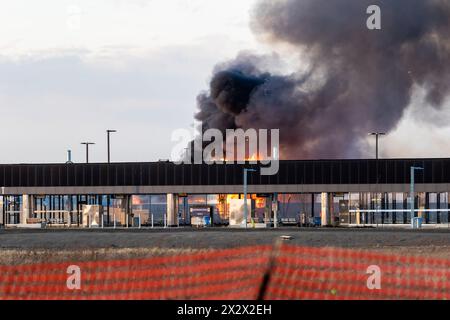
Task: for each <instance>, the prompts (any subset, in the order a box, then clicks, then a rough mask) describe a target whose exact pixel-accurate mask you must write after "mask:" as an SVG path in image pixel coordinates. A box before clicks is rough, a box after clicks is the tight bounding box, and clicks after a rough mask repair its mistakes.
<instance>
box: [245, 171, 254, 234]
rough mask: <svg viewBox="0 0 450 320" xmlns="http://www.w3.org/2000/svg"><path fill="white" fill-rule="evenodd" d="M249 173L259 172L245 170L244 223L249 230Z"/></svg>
mask: <svg viewBox="0 0 450 320" xmlns="http://www.w3.org/2000/svg"><path fill="white" fill-rule="evenodd" d="M248 172H257V171H256V170H255V169H246V168H245V169H244V221H245V228H246V229H247V220H248V208H247V194H248V192H247V173H248Z"/></svg>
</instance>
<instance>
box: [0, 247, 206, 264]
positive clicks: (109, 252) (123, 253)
mask: <svg viewBox="0 0 450 320" xmlns="http://www.w3.org/2000/svg"><path fill="white" fill-rule="evenodd" d="M207 251H210V250H208V249H201V250H199V249H161V248H133V249H114V248H108V249H83V250H31V249H29V250H23V249H2V250H0V265H23V264H34V263H47V262H50V263H53V262H80V261H105V260H113V259H114V260H116V259H117V260H121V259H142V258H150V257H158V256H165V255H179V254H189V253H198V252H207Z"/></svg>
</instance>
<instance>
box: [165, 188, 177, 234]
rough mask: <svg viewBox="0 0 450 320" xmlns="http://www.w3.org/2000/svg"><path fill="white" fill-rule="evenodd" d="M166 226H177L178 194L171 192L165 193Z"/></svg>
mask: <svg viewBox="0 0 450 320" xmlns="http://www.w3.org/2000/svg"><path fill="white" fill-rule="evenodd" d="M167 226H168V227H176V226H178V195H176V194H172V193H169V194H168V195H167Z"/></svg>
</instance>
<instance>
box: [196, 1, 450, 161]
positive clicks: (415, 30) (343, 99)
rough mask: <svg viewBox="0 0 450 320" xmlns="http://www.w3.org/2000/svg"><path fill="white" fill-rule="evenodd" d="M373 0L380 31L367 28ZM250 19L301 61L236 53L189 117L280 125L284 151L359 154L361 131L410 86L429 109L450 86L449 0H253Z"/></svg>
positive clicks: (395, 113) (396, 104) (401, 101)
mask: <svg viewBox="0 0 450 320" xmlns="http://www.w3.org/2000/svg"><path fill="white" fill-rule="evenodd" d="M373 4H375V5H378V6H379V7H380V8H381V23H382V29H381V30H369V29H368V28H367V27H366V21H367V19H368V17H369V15H368V14H367V13H366V10H367V8H368V7H369V6H370V5H373ZM251 26H252V29H253V31H254V33H255V35H257V36H258V37H259V38H261V39H264V41H267V42H269V43H271V44H273V45H274V46H276V45H279V44H280V45H284V47H289V48H290V51H289V52H290V53H291V55H292V56H293V57H298V59H299V61H301V63H302V66H303V67H302V68H301V70H292V72H291V73H290V74H288V75H285V74H281V75H280V74H273V73H269V72H268V71H265V70H263V68H262V67H261V65H262V63H261V61H262V60H264V57H258V56H255V55H250V54H240V55H239V56H238V57H237V58H236V59H235V60H234V61H229V62H227V63H223V64H220V65H218V66H217V67H216V68H215V70H214V74H213V77H212V80H211V83H210V88H209V91H207V92H204V93H202V94H200V95H199V96H198V107H199V112H198V113H197V114H196V119H198V120H200V121H202V122H203V125H204V127H203V129H208V128H217V129H220V130H225V129H227V128H230V129H233V128H243V129H248V128H255V129H260V128H261V129H277V128H279V129H280V142H281V150H280V154H281V156H282V158H285V159H311V158H350V157H360V156H363V154H362V148H361V147H362V143H363V142H364V141H366V138H367V133H369V132H372V131H384V132H389V131H391V130H393V129H394V128H395V127H396V125H397V124H398V122H399V121H400V119H401V118H402V116H403V114H404V111H405V109H406V108H407V107H408V105H409V104H410V102H411V94H412V92H413V89H414V88H415V86H418V87H421V88H423V89H425V90H426V93H427V96H426V101H427V102H428V103H429V104H430V105H431V106H433V107H435V108H441V107H442V105H443V102H444V100H445V99H446V97H448V95H449V91H450V1H448V0H377V1H374V0H259V1H258V2H257V4H256V6H255V8H254V10H253V13H252V23H251ZM286 44H287V45H288V46H286ZM290 58H291V57H290Z"/></svg>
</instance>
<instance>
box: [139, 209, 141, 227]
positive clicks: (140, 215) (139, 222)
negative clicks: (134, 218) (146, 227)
mask: <svg viewBox="0 0 450 320" xmlns="http://www.w3.org/2000/svg"><path fill="white" fill-rule="evenodd" d="M139 229H141V214H140V213H139Z"/></svg>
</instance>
